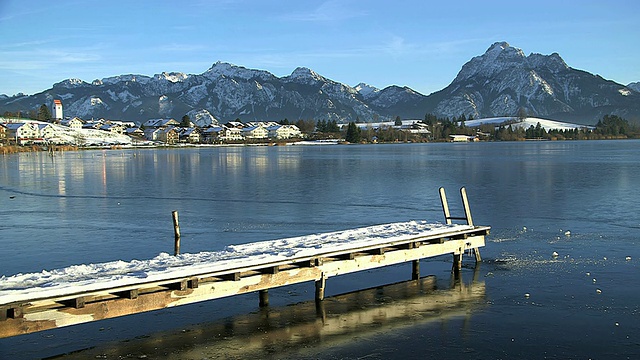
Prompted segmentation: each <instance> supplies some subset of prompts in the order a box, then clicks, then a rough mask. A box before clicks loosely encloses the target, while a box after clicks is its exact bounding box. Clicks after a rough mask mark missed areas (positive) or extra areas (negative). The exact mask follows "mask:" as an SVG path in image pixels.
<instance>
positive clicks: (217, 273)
mask: <svg viewBox="0 0 640 360" xmlns="http://www.w3.org/2000/svg"><path fill="white" fill-rule="evenodd" d="M461 193H462V197H463V205H464V208H465V217H464V218H456V217H451V216H450V215H449V210H448V206H447V203H446V198H445V197H444V190H441V199H442V203H443V211H444V214H445V220H446V224H440V223H436V224H434V223H428V222H426V221H408V222H398V223H391V224H383V225H374V226H368V227H363V228H357V229H349V230H343V231H336V232H330V233H322V234H313V235H305V236H299V237H292V238H285V239H277V240H270V241H262V242H255V243H248V244H240V245H229V246H227V247H226V248H225V249H224V250H222V251H216V252H201V253H197V254H180V255H176V256H171V255H169V254H166V253H162V254H160V255H158V256H156V257H155V258H153V259H149V260H132V261H129V262H126V261H113V262H107V263H100V264H82V265H73V266H69V267H66V268H63V269H56V270H43V271H41V272H38V273H29V274H16V275H11V276H2V277H0V338H2V337H9V336H15V335H20V334H27V333H31V332H36V331H41V330H47V329H52V328H57V327H62V326H68V325H74V324H79V323H84V322H89V321H96V320H102V319H107V318H112V317H117V316H124V315H130V314H135V313H140V312H145V311H151V310H158V309H163V308H167V307H172V306H179V305H185V304H190V303H194V302H199V301H206V300H213V299H218V298H222V297H227V296H233V295H239V294H245V293H249V292H259V295H260V305H261V306H266V305H268V294H267V291H268V290H269V289H272V288H276V287H281V286H285V285H291V284H297V283H302V282H307V281H314V282H315V287H316V294H315V299H316V301H322V300H323V299H324V290H325V284H326V280H327V279H328V278H330V277H334V276H337V275H342V274H349V273H354V272H358V271H365V270H370V269H374V268H379V267H383V266H388V265H394V264H400V263H404V262H411V263H412V274H411V278H412V279H414V280H417V279H419V278H420V270H419V269H420V268H419V265H420V259H424V258H429V257H434V256H440V255H445V254H452V255H453V259H454V261H453V264H454V265H453V271H458V270H459V269H460V265H461V261H462V255H463V254H464V252H466V251H473V252H475V255H476V261H479V260H480V256H479V252H478V248H479V247H482V246H484V244H485V236H486V235H487V234H488V233H489V230H490V228H489V227H487V226H474V225H473V221H472V220H471V216H470V212H469V211H468V203H467V201H466V193H465V192H464V188H463V189H461ZM452 219H456V220H466V224H452V223H451V220H452Z"/></svg>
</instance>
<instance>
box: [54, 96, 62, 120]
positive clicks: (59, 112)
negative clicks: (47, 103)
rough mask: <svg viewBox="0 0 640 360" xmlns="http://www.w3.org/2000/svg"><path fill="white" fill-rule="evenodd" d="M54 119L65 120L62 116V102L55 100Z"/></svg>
mask: <svg viewBox="0 0 640 360" xmlns="http://www.w3.org/2000/svg"><path fill="white" fill-rule="evenodd" d="M53 119H54V120H62V119H64V116H63V115H62V101H60V100H53Z"/></svg>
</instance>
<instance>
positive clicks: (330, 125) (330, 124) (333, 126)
mask: <svg viewBox="0 0 640 360" xmlns="http://www.w3.org/2000/svg"><path fill="white" fill-rule="evenodd" d="M325 130H326V132H332V133H337V132H340V127H339V126H338V121H337V120H329V121H327V126H326V129H325Z"/></svg>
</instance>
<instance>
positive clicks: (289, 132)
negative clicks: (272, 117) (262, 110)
mask: <svg viewBox="0 0 640 360" xmlns="http://www.w3.org/2000/svg"><path fill="white" fill-rule="evenodd" d="M267 130H268V131H269V137H270V138H271V139H278V140H280V139H292V138H299V137H302V133H301V132H300V129H298V127H297V126H295V125H280V124H276V125H273V126H269V127H268V128H267Z"/></svg>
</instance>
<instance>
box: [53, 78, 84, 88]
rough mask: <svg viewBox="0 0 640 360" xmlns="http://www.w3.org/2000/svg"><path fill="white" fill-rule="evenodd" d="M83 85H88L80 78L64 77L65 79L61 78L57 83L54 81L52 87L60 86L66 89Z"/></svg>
mask: <svg viewBox="0 0 640 360" xmlns="http://www.w3.org/2000/svg"><path fill="white" fill-rule="evenodd" d="M85 85H89V84H88V83H86V82H84V81H82V80H80V79H73V78H72V79H66V80H62V81H60V82H59V83H55V84H53V87H62V88H66V89H72V88H75V87H79V86H85Z"/></svg>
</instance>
